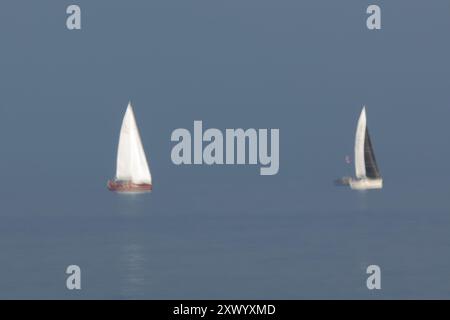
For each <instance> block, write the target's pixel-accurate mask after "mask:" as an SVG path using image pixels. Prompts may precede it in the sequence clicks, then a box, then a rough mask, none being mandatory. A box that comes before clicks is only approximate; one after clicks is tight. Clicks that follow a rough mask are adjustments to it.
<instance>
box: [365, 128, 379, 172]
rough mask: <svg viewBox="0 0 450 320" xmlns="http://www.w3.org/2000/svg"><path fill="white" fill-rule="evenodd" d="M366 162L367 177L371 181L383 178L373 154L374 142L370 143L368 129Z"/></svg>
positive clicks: (367, 130) (367, 131)
mask: <svg viewBox="0 0 450 320" xmlns="http://www.w3.org/2000/svg"><path fill="white" fill-rule="evenodd" d="M364 162H365V167H366V177H367V178H370V179H378V178H381V175H380V171H379V170H378V165H377V161H376V159H375V153H374V152H373V147H372V142H371V141H370V135H369V129H368V128H367V127H366V137H365V140H364Z"/></svg>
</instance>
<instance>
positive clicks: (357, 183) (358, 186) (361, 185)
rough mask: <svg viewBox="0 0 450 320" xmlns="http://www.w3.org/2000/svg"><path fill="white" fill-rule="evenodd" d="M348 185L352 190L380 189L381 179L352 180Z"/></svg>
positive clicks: (381, 185)
mask: <svg viewBox="0 0 450 320" xmlns="http://www.w3.org/2000/svg"><path fill="white" fill-rule="evenodd" d="M349 185H350V188H352V189H353V190H371V189H382V188H383V179H357V180H353V179H352V180H350V181H349Z"/></svg>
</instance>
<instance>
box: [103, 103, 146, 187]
mask: <svg viewBox="0 0 450 320" xmlns="http://www.w3.org/2000/svg"><path fill="white" fill-rule="evenodd" d="M107 186H108V189H109V190H111V191H115V192H126V193H139V192H150V191H151V190H152V176H151V174H150V169H149V166H148V163H147V158H146V156H145V152H144V147H143V146H142V141H141V136H140V134H139V129H138V126H137V124H136V118H135V116H134V111H133V107H132V106H131V103H129V104H128V107H127V111H126V112H125V116H124V118H123V122H122V128H121V130H120V138H119V147H118V150H117V167H116V177H115V179H114V180H109V181H108V184H107Z"/></svg>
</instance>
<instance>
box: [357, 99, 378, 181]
mask: <svg viewBox="0 0 450 320" xmlns="http://www.w3.org/2000/svg"><path fill="white" fill-rule="evenodd" d="M355 171H356V177H357V178H358V179H364V178H370V179H376V178H380V172H379V170H378V166H377V162H376V160H375V154H374V151H373V147H372V142H371V140H370V135H369V130H368V129H367V119H366V107H364V108H363V109H362V111H361V115H360V116H359V120H358V125H357V128H356V136H355Z"/></svg>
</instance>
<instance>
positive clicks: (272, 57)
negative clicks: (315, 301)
mask: <svg viewBox="0 0 450 320" xmlns="http://www.w3.org/2000/svg"><path fill="white" fill-rule="evenodd" d="M372 2H374V1H371V2H370V3H369V2H368V1H359V0H358V1H357V0H349V1H331V0H329V1H325V0H314V1H312V0H307V1H294V0H292V1H290V0H277V1H272V0H244V1H243V0H231V1H214V2H211V1H206V0H195V1H186V0H174V1H138V0H136V1H118V0H115V1H106V0H98V1H86V0H79V1H77V3H78V4H79V5H80V7H81V9H82V30H79V31H69V30H67V29H66V25H65V20H66V17H67V15H66V13H65V11H66V7H67V6H68V5H69V4H71V3H65V2H64V1H62V2H61V1H49V0H45V1H39V2H37V1H31V0H29V1H24V0H15V1H9V0H8V1H2V3H1V4H0V298H3V299H13V298H25V299H50V298H57V299H103V298H107V299H228V298H230V299H300V298H333V299H334V298H336V299H345V298H356V299H386V298H393V299H400V298H427V299H428V298H448V297H449V296H450V183H449V170H448V162H449V159H450V144H449V142H448V141H449V137H450V127H449V126H448V123H449V119H450V90H449V76H450V61H449V57H450V42H449V41H448V33H449V31H448V30H450V3H449V2H448V1H444V0H436V1H432V2H426V1H423V0H422V1H418V0H409V1H406V0H399V1H395V2H392V1H381V0H380V1H375V2H376V3H377V4H379V5H380V7H381V9H382V29H381V30H377V31H369V30H368V29H367V28H366V21H365V20H366V18H367V16H368V15H367V14H366V9H367V6H368V5H369V4H372ZM130 100H131V101H132V103H133V106H134V110H135V113H136V117H137V122H138V125H139V128H140V132H141V135H142V140H143V144H144V147H145V150H146V153H147V157H148V160H149V163H150V168H151V172H152V176H153V184H154V191H153V192H152V193H150V194H143V195H128V196H127V195H119V194H115V193H111V192H109V191H108V190H107V189H106V182H107V180H108V179H110V178H113V177H114V174H115V161H116V150H117V143H118V137H119V130H120V125H121V121H122V117H123V114H124V112H125V109H126V106H127V103H128V101H130ZM363 105H366V107H367V117H368V127H369V130H370V134H371V138H372V143H373V147H374V150H375V155H376V158H377V161H378V165H379V167H380V171H381V174H382V176H383V179H384V188H383V189H382V190H380V191H369V192H355V191H351V190H349V189H348V188H345V187H336V186H334V185H333V180H334V179H336V178H339V177H341V176H348V175H353V143H354V134H355V130H356V122H357V119H358V116H359V112H360V110H361V108H362V106H363ZM195 120H202V121H203V126H204V128H205V129H206V128H218V129H220V130H223V132H224V130H225V129H226V128H244V129H247V128H256V129H258V128H269V129H270V128H278V129H280V171H279V173H278V174H277V175H274V176H260V175H259V166H258V165H247V166H245V165H240V166H237V165H234V166H233V165H223V166H219V165H216V166H207V165H191V166H188V165H185V166H176V165H174V164H173V163H172V161H171V157H170V154H171V149H172V147H173V145H174V143H173V142H171V141H170V136H171V133H172V131H173V130H175V129H177V128H186V129H188V130H190V131H191V133H192V131H193V122H194V121H195ZM346 156H349V157H350V160H351V163H347V162H346V161H345V160H346ZM69 265H78V266H80V268H81V286H82V289H81V290H79V291H77V290H73V291H69V290H67V288H66V279H67V277H68V275H67V274H66V273H65V271H66V268H67V266H69ZM369 265H378V266H380V268H381V286H382V289H381V290H372V291H370V290H368V289H367V287H366V279H367V277H368V275H367V274H366V268H367V267H368V266H369Z"/></svg>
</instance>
